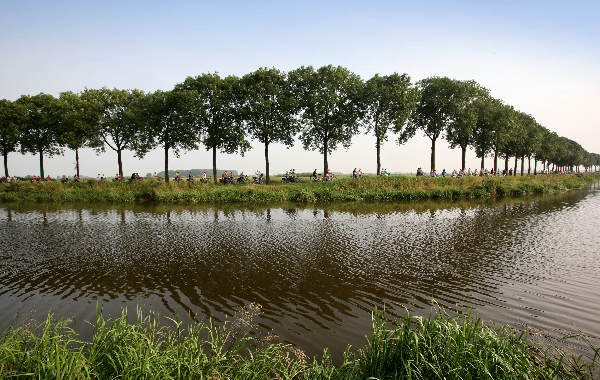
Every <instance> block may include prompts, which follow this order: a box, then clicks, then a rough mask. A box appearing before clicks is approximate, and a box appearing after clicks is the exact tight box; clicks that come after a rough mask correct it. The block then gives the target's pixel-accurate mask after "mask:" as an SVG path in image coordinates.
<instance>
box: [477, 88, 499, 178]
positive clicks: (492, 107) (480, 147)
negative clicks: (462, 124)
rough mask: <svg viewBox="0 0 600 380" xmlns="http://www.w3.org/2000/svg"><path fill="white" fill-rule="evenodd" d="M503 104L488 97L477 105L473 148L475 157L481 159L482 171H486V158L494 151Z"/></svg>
mask: <svg viewBox="0 0 600 380" xmlns="http://www.w3.org/2000/svg"><path fill="white" fill-rule="evenodd" d="M499 107H501V103H500V102H499V101H497V100H496V99H494V98H491V97H486V98H483V99H479V100H478V101H477V103H476V110H477V114H476V117H475V120H476V123H475V128H474V129H473V148H475V155H476V156H477V157H479V158H481V169H482V170H483V169H485V162H484V160H485V156H486V155H487V154H488V153H490V152H491V151H492V149H493V136H494V129H495V127H496V125H495V124H496V123H495V120H496V112H497V109H498V108H499Z"/></svg>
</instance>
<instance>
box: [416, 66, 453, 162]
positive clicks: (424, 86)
mask: <svg viewBox="0 0 600 380" xmlns="http://www.w3.org/2000/svg"><path fill="white" fill-rule="evenodd" d="M417 88H418V89H419V90H420V91H419V92H420V97H419V99H418V101H417V107H416V110H415V112H414V113H413V116H412V118H411V121H410V124H411V128H413V129H421V130H422V131H423V133H425V136H427V137H428V138H429V139H430V140H431V170H435V142H436V141H437V139H438V138H439V137H440V135H441V133H442V132H443V131H445V130H446V129H447V128H448V126H449V125H450V123H451V122H452V121H453V116H454V115H455V114H456V109H457V104H456V101H457V99H458V97H457V96H456V92H457V88H456V85H455V81H453V80H452V79H450V78H447V77H444V78H440V77H431V78H426V79H423V80H421V81H419V82H418V83H417Z"/></svg>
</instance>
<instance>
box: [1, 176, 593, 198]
mask: <svg viewBox="0 0 600 380" xmlns="http://www.w3.org/2000/svg"><path fill="white" fill-rule="evenodd" d="M298 179H299V182H298V183H282V182H281V178H280V177H275V176H273V177H271V183H270V184H268V185H265V184H254V183H252V178H249V182H250V183H245V184H238V183H234V184H213V183H202V182H201V181H199V180H195V181H193V182H189V181H187V180H185V179H184V180H182V181H180V182H170V183H168V184H167V183H165V182H164V181H157V180H154V179H141V180H136V181H131V180H123V181H113V180H110V179H106V180H103V181H97V180H94V179H90V180H82V181H81V182H77V183H76V182H72V181H71V182H67V183H62V182H61V181H56V180H55V181H40V182H31V181H18V182H16V183H3V184H0V201H5V202H8V201H51V202H117V203H118V202H144V201H153V202H165V203H209V202H215V203H220V202H242V203H243V202H302V203H314V202H337V201H346V202H347V201H414V200H442V201H453V200H469V199H487V198H504V197H520V196H527V195H534V194H546V193H555V192H561V191H566V190H571V189H577V188H581V187H583V186H586V185H589V184H592V183H594V182H597V181H599V180H600V173H598V172H596V173H585V174H582V173H579V174H544V175H524V176H512V177H511V176H508V177H492V176H490V177H486V176H483V177H475V176H471V177H462V178H454V177H436V178H432V177H428V176H421V177H416V176H406V175H391V176H385V177H382V176H365V177H362V178H349V177H338V178H336V179H335V180H334V181H333V182H311V180H310V177H298Z"/></svg>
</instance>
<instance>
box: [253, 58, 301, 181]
mask: <svg viewBox="0 0 600 380" xmlns="http://www.w3.org/2000/svg"><path fill="white" fill-rule="evenodd" d="M241 88H242V91H243V92H242V119H243V120H244V122H245V124H246V128H247V130H248V132H250V134H251V136H252V137H254V138H255V139H257V140H258V141H260V142H261V143H263V144H264V145H265V174H266V177H267V183H269V181H270V178H269V145H270V144H271V143H282V144H285V145H286V146H292V144H293V142H294V136H295V135H296V133H297V132H298V130H299V123H298V120H297V117H296V114H297V108H298V107H297V102H296V101H295V99H294V97H293V96H292V94H291V90H290V86H289V83H288V80H287V75H286V74H285V73H283V72H281V71H279V70H277V69H275V68H271V69H266V68H259V69H258V70H256V71H255V72H253V73H250V74H246V75H244V77H243V78H242V79H241Z"/></svg>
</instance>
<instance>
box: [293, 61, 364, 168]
mask: <svg viewBox="0 0 600 380" xmlns="http://www.w3.org/2000/svg"><path fill="white" fill-rule="evenodd" d="M289 78H290V83H291V86H292V91H293V93H294V94H295V96H296V97H297V98H298V99H299V101H300V109H301V113H300V117H301V119H302V122H303V129H302V132H301V134H300V140H301V141H302V144H303V145H304V149H308V150H318V151H319V152H320V153H321V154H323V170H324V171H323V172H324V173H325V172H326V171H327V169H328V163H327V156H328V155H329V154H330V153H332V152H333V151H334V150H336V149H337V147H338V146H339V145H342V146H344V147H346V148H347V147H349V146H350V143H351V140H352V137H353V136H354V135H356V134H357V133H358V129H359V122H360V119H361V117H362V116H363V114H364V111H363V109H362V102H361V101H360V95H361V93H362V87H363V82H362V80H361V79H360V77H359V76H358V75H356V74H354V73H352V72H350V71H349V70H348V69H346V68H344V67H341V66H336V67H334V66H332V65H328V66H323V67H320V68H319V69H318V70H317V71H315V70H314V69H313V67H312V66H308V67H304V66H302V67H300V68H299V69H296V70H294V71H292V72H290V74H289Z"/></svg>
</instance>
